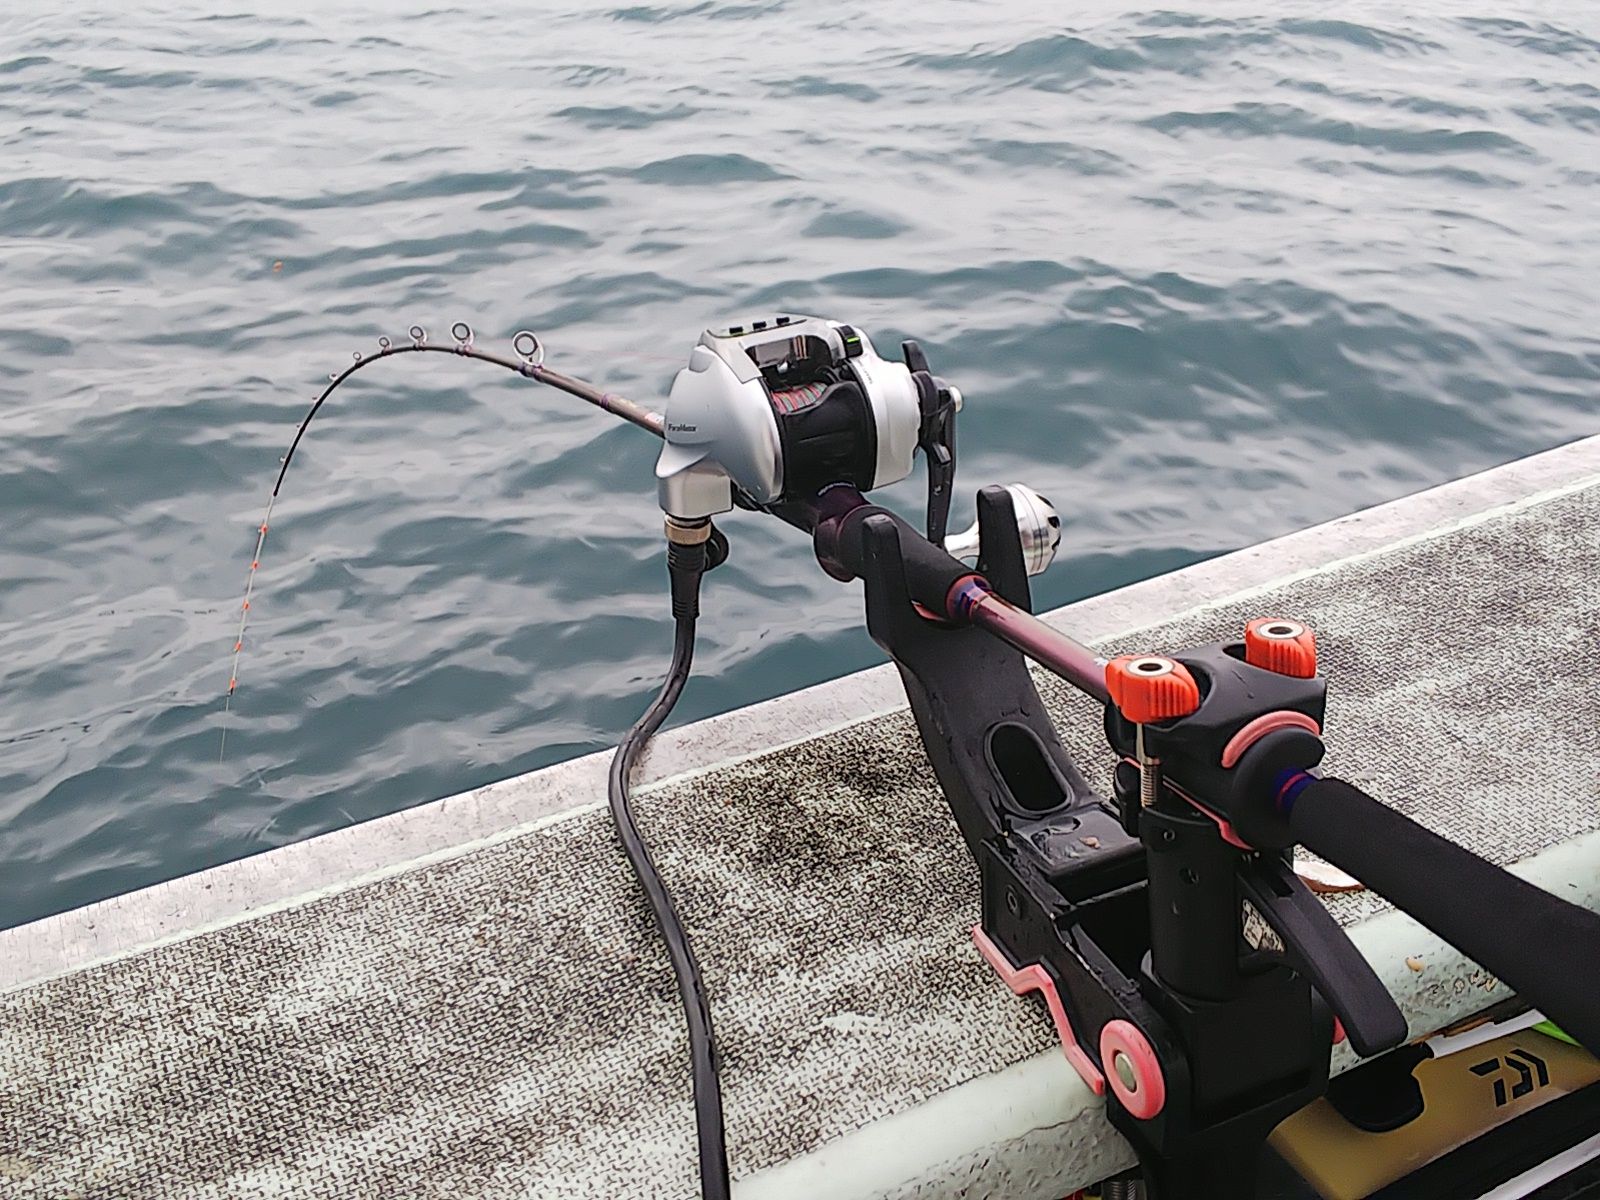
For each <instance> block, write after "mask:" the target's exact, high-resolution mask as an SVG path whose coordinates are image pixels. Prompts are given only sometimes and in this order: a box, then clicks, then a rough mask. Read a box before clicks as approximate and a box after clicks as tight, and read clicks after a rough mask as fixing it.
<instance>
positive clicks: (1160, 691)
mask: <svg viewBox="0 0 1600 1200" xmlns="http://www.w3.org/2000/svg"><path fill="white" fill-rule="evenodd" d="M1106 690H1107V691H1109V692H1110V693H1111V703H1113V704H1115V705H1116V706H1117V711H1118V712H1120V713H1121V714H1122V715H1123V716H1125V717H1127V718H1128V720H1130V721H1132V722H1133V723H1134V724H1135V725H1148V724H1149V723H1150V722H1151V721H1170V720H1171V719H1172V718H1173V717H1187V716H1188V715H1189V714H1190V713H1192V712H1193V711H1194V710H1195V709H1197V708H1199V707H1200V685H1199V684H1197V683H1196V682H1195V681H1194V676H1193V675H1191V674H1189V668H1188V667H1186V666H1184V665H1183V664H1182V663H1180V662H1174V661H1173V660H1172V659H1170V658H1162V657H1161V656H1160V655H1156V654H1124V655H1123V656H1122V657H1121V658H1114V659H1112V660H1111V661H1110V662H1108V663H1107V664H1106Z"/></svg>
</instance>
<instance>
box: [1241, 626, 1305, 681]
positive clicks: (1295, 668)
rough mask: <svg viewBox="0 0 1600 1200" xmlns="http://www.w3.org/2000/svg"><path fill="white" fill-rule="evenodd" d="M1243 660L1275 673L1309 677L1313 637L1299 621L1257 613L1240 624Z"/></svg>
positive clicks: (1298, 677) (1299, 677) (1300, 677)
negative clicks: (1255, 617)
mask: <svg viewBox="0 0 1600 1200" xmlns="http://www.w3.org/2000/svg"><path fill="white" fill-rule="evenodd" d="M1244 660H1245V662H1247V663H1249V664H1250V665H1251V666H1252V667H1260V668H1262V669H1263V670H1266V671H1276V672H1277V673H1278V674H1279V675H1293V676H1294V677H1295V678H1296V679H1310V678H1311V677H1312V676H1313V675H1315V674H1316V673H1317V639H1316V636H1315V635H1314V634H1313V633H1312V632H1311V630H1309V629H1307V628H1306V627H1305V626H1304V625H1302V624H1301V623H1300V622H1299V621H1290V620H1287V619H1286V618H1284V617H1258V618H1257V619H1256V620H1254V621H1251V622H1250V624H1248V625H1246V626H1245V627H1244Z"/></svg>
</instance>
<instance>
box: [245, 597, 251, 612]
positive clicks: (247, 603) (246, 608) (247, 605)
mask: <svg viewBox="0 0 1600 1200" xmlns="http://www.w3.org/2000/svg"><path fill="white" fill-rule="evenodd" d="M244 610H245V612H249V611H250V601H248V600H246V601H245V602H244Z"/></svg>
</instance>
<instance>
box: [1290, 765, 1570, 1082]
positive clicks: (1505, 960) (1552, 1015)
mask: <svg viewBox="0 0 1600 1200" xmlns="http://www.w3.org/2000/svg"><path fill="white" fill-rule="evenodd" d="M1288 816H1289V829H1290V831H1291V832H1292V833H1293V835H1294V838H1295V840H1296V841H1298V842H1300V843H1302V844H1303V845H1305V846H1307V847H1309V848H1310V849H1312V850H1315V851H1316V852H1317V853H1318V854H1320V855H1322V857H1324V858H1326V859H1327V860H1328V861H1329V862H1331V863H1333V864H1334V865H1335V866H1337V867H1340V868H1342V869H1343V870H1345V871H1348V872H1349V873H1350V874H1352V875H1354V876H1355V877H1356V878H1357V879H1359V880H1361V882H1362V883H1364V884H1366V886H1367V887H1368V888H1370V889H1371V890H1373V891H1374V892H1377V893H1378V894H1379V895H1380V896H1382V897H1384V898H1385V899H1387V900H1389V901H1390V902H1392V903H1393V904H1394V905H1395V906H1396V907H1397V908H1401V909H1404V910H1405V911H1406V912H1407V913H1409V914H1410V915H1411V916H1413V917H1415V918H1416V919H1417V920H1418V921H1420V922H1421V923H1422V924H1423V925H1426V926H1427V927H1428V928H1429V929H1431V930H1433V932H1434V933H1436V934H1438V935H1439V936H1440V937H1442V938H1443V939H1444V940H1445V941H1447V942H1449V943H1450V944H1451V945H1453V946H1455V947H1456V948H1457V949H1458V950H1460V951H1461V952H1462V953H1463V954H1465V955H1467V957H1469V958H1471V959H1472V960H1473V961H1474V962H1476V963H1478V964H1479V965H1481V966H1482V967H1484V968H1485V969H1486V970H1488V971H1490V972H1491V973H1493V974H1494V975H1495V977H1496V978H1498V979H1499V980H1500V981H1501V982H1502V983H1504V984H1505V985H1506V986H1507V987H1510V988H1512V989H1513V990H1514V991H1516V992H1517V994H1518V995H1520V996H1521V997H1522V998H1523V999H1524V1000H1526V1001H1527V1002H1528V1003H1529V1004H1531V1005H1533V1007H1535V1008H1537V1009H1539V1011H1541V1012H1542V1013H1544V1015H1545V1016H1546V1017H1548V1018H1549V1019H1550V1020H1552V1021H1554V1022H1555V1023H1556V1024H1557V1025H1559V1026H1560V1027H1561V1028H1562V1029H1563V1030H1564V1031H1565V1032H1566V1033H1568V1034H1570V1035H1571V1036H1572V1037H1573V1038H1576V1039H1577V1040H1578V1041H1579V1042H1580V1043H1582V1045H1583V1046H1584V1048H1585V1049H1587V1050H1588V1051H1589V1052H1590V1053H1592V1054H1600V914H1596V913H1593V912H1590V911H1589V910H1588V909H1586V908H1580V907H1578V906H1577V905H1576V904H1570V903H1568V902H1567V901H1565V900H1562V899H1560V898H1558V897H1556V896H1552V895H1551V894H1550V893H1549V892H1547V891H1545V890H1543V889H1542V888H1538V887H1535V886H1534V885H1533V884H1531V883H1529V882H1528V881H1527V880H1525V879H1519V878H1518V877H1517V876H1515V875H1513V874H1511V873H1510V872H1509V871H1504V870H1502V869H1501V868H1499V867H1497V866H1495V865H1494V864H1493V863H1491V862H1488V861H1486V860H1484V859H1482V858H1479V857H1478V856H1477V855H1476V854H1473V853H1472V852H1471V851H1469V850H1465V849H1463V848H1462V847H1460V846H1458V845H1456V844H1455V843H1454V842H1451V841H1447V840H1446V839H1445V838H1442V837H1440V836H1439V835H1438V834H1436V833H1433V832H1430V831H1429V830H1427V829H1424V828H1423V827H1422V826H1421V825H1418V824H1417V823H1416V822H1415V821H1413V820H1411V819H1410V818H1409V817H1406V816H1404V815H1402V814H1400V813H1398V812H1396V811H1395V810H1394V809H1392V808H1390V807H1388V805H1386V804H1382V803H1380V802H1379V801H1377V800H1374V799H1373V798H1372V797H1371V796H1369V795H1367V794H1366V793H1365V792H1363V791H1362V790H1361V789H1360V788H1357V787H1354V786H1352V785H1351V784H1348V783H1346V782H1345V781H1344V780H1342V779H1318V780H1315V781H1314V782H1312V783H1310V784H1307V785H1306V786H1305V787H1304V788H1302V789H1301V790H1300V792H1299V794H1298V796H1296V797H1295V799H1294V800H1293V807H1292V808H1290V810H1289V814H1288Z"/></svg>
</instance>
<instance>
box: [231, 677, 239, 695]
mask: <svg viewBox="0 0 1600 1200" xmlns="http://www.w3.org/2000/svg"><path fill="white" fill-rule="evenodd" d="M238 686H239V681H238V680H237V679H230V680H228V690H229V691H230V692H231V691H233V689H234V688H236V687H238Z"/></svg>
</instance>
